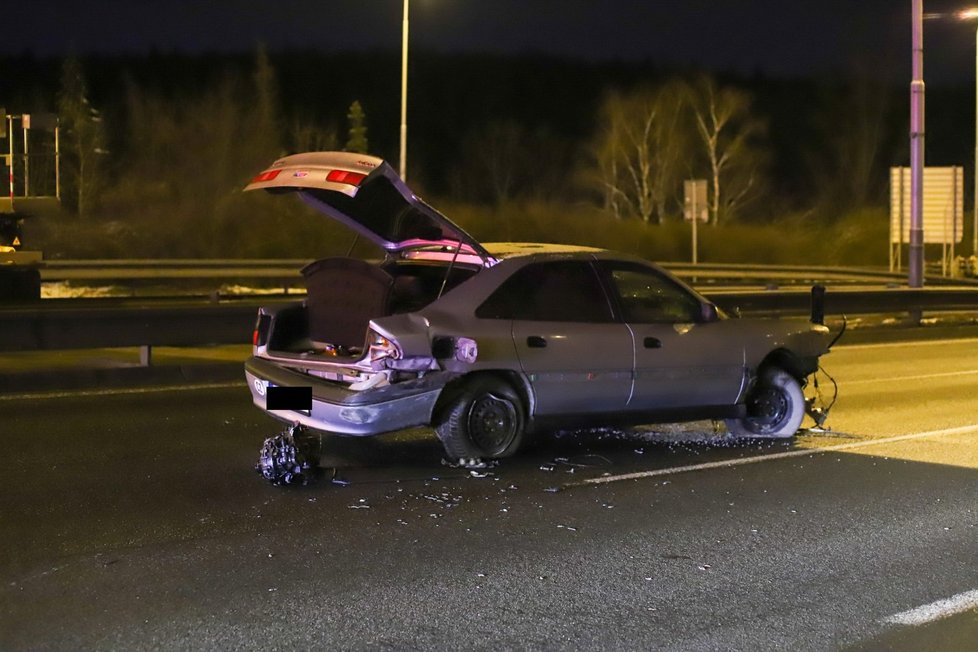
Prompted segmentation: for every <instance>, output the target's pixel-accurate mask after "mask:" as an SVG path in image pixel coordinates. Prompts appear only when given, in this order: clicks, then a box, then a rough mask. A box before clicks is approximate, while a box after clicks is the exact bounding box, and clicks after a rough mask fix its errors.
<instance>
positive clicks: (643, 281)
mask: <svg viewBox="0 0 978 652" xmlns="http://www.w3.org/2000/svg"><path fill="white" fill-rule="evenodd" d="M601 268H602V270H603V271H604V277H605V279H606V280H607V281H608V283H609V285H610V286H611V288H612V293H613V295H614V296H615V299H616V300H617V303H618V305H619V307H620V310H621V313H622V319H623V320H624V321H625V323H626V324H627V326H628V328H629V329H630V330H631V333H632V335H633V341H634V346H635V383H634V387H633V390H632V394H631V397H630V398H629V401H628V406H627V407H628V409H629V410H642V411H646V410H649V411H654V410H659V409H676V408H688V407H704V406H721V405H731V404H733V403H735V402H736V401H737V398H738V397H739V396H740V393H741V389H742V387H743V383H744V382H745V366H744V351H743V346H742V345H741V343H740V342H739V340H738V339H737V338H731V337H726V336H725V334H727V333H728V330H729V329H725V328H723V324H724V322H723V321H719V320H706V319H704V306H705V305H707V304H706V303H705V301H704V300H703V299H701V298H700V297H698V296H697V295H696V294H694V293H693V292H691V291H690V290H688V289H687V288H685V287H684V286H682V285H681V284H680V283H678V282H677V281H675V280H674V279H672V278H671V277H669V276H668V275H666V274H665V273H663V272H661V271H660V270H658V269H655V268H654V267H651V266H648V265H643V264H641V263H637V262H630V261H602V263H601Z"/></svg>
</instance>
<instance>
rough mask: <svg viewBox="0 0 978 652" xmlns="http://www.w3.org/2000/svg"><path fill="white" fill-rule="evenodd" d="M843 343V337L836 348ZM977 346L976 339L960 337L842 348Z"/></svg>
mask: <svg viewBox="0 0 978 652" xmlns="http://www.w3.org/2000/svg"><path fill="white" fill-rule="evenodd" d="M844 341H845V336H843V337H842V339H841V340H839V344H838V345H837V346H840V347H842V346H843V344H842V343H843V342H844ZM968 343H971V344H978V338H974V337H961V338H950V339H944V340H919V341H916V342H880V343H879V344H846V345H844V348H845V350H846V351H854V350H860V349H894V348H906V347H908V346H939V345H945V344H968Z"/></svg>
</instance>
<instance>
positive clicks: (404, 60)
mask: <svg viewBox="0 0 978 652" xmlns="http://www.w3.org/2000/svg"><path fill="white" fill-rule="evenodd" d="M409 4H410V0H404V22H403V23H402V29H401V159H400V162H399V168H398V171H399V172H400V174H401V180H402V181H406V180H407V70H408V65H407V64H408V5H409Z"/></svg>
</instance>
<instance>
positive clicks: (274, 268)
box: [40, 259, 973, 289]
mask: <svg viewBox="0 0 978 652" xmlns="http://www.w3.org/2000/svg"><path fill="white" fill-rule="evenodd" d="M309 262H311V261H309V260H301V259H248V260H239V259H234V260H197V259H174V260H65V261H59V260H49V261H44V263H43V264H42V266H41V267H40V274H41V281H42V283H52V282H58V281H69V282H72V283H94V284H98V283H102V284H107V283H108V284H119V285H135V284H140V283H143V284H147V283H166V282H172V281H178V282H187V281H191V280H194V281H202V282H213V281H238V282H240V281H243V280H251V281H261V282H263V283H265V284H273V285H277V286H280V287H283V288H284V289H288V288H294V287H297V286H301V285H302V284H303V283H304V281H303V279H302V277H301V275H300V274H299V270H300V269H302V267H303V266H305V265H306V264H307V263H309ZM662 266H663V267H665V268H666V269H668V270H670V271H672V272H673V273H674V274H676V275H677V276H680V277H681V278H684V279H686V280H692V281H694V283H695V284H697V285H700V284H702V285H717V284H732V283H731V282H732V281H736V282H737V283H733V284H745V283H746V284H754V285H769V284H772V283H773V284H775V285H780V284H785V285H797V284H799V283H808V284H811V283H815V282H820V283H831V284H833V285H836V284H857V283H862V284H872V285H899V284H903V283H905V282H906V276H905V275H904V274H899V273H894V272H890V271H887V270H885V269H874V268H860V267H824V266H806V265H745V264H732V263H730V264H727V263H707V264H698V265H693V264H691V263H680V262H666V263H662ZM948 282H950V279H945V278H942V277H934V278H928V283H931V284H939V285H943V284H946V283H948ZM954 282H955V283H959V282H960V281H957V280H956V281H954ZM963 282H964V283H968V282H969V281H963ZM971 282H973V281H971Z"/></svg>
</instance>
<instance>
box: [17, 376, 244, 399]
mask: <svg viewBox="0 0 978 652" xmlns="http://www.w3.org/2000/svg"><path fill="white" fill-rule="evenodd" d="M243 385H247V383H245V382H244V381H243V380H241V381H234V382H227V383H202V384H198V385H177V386H174V387H126V388H119V389H83V390H74V391H69V392H43V393H41V392H38V393H35V394H5V395H0V402H2V401H33V400H37V399H42V398H75V397H89V396H121V395H125V394H154V393H158V392H188V391H192V390H198V389H228V388H231V387H241V386H243Z"/></svg>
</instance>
